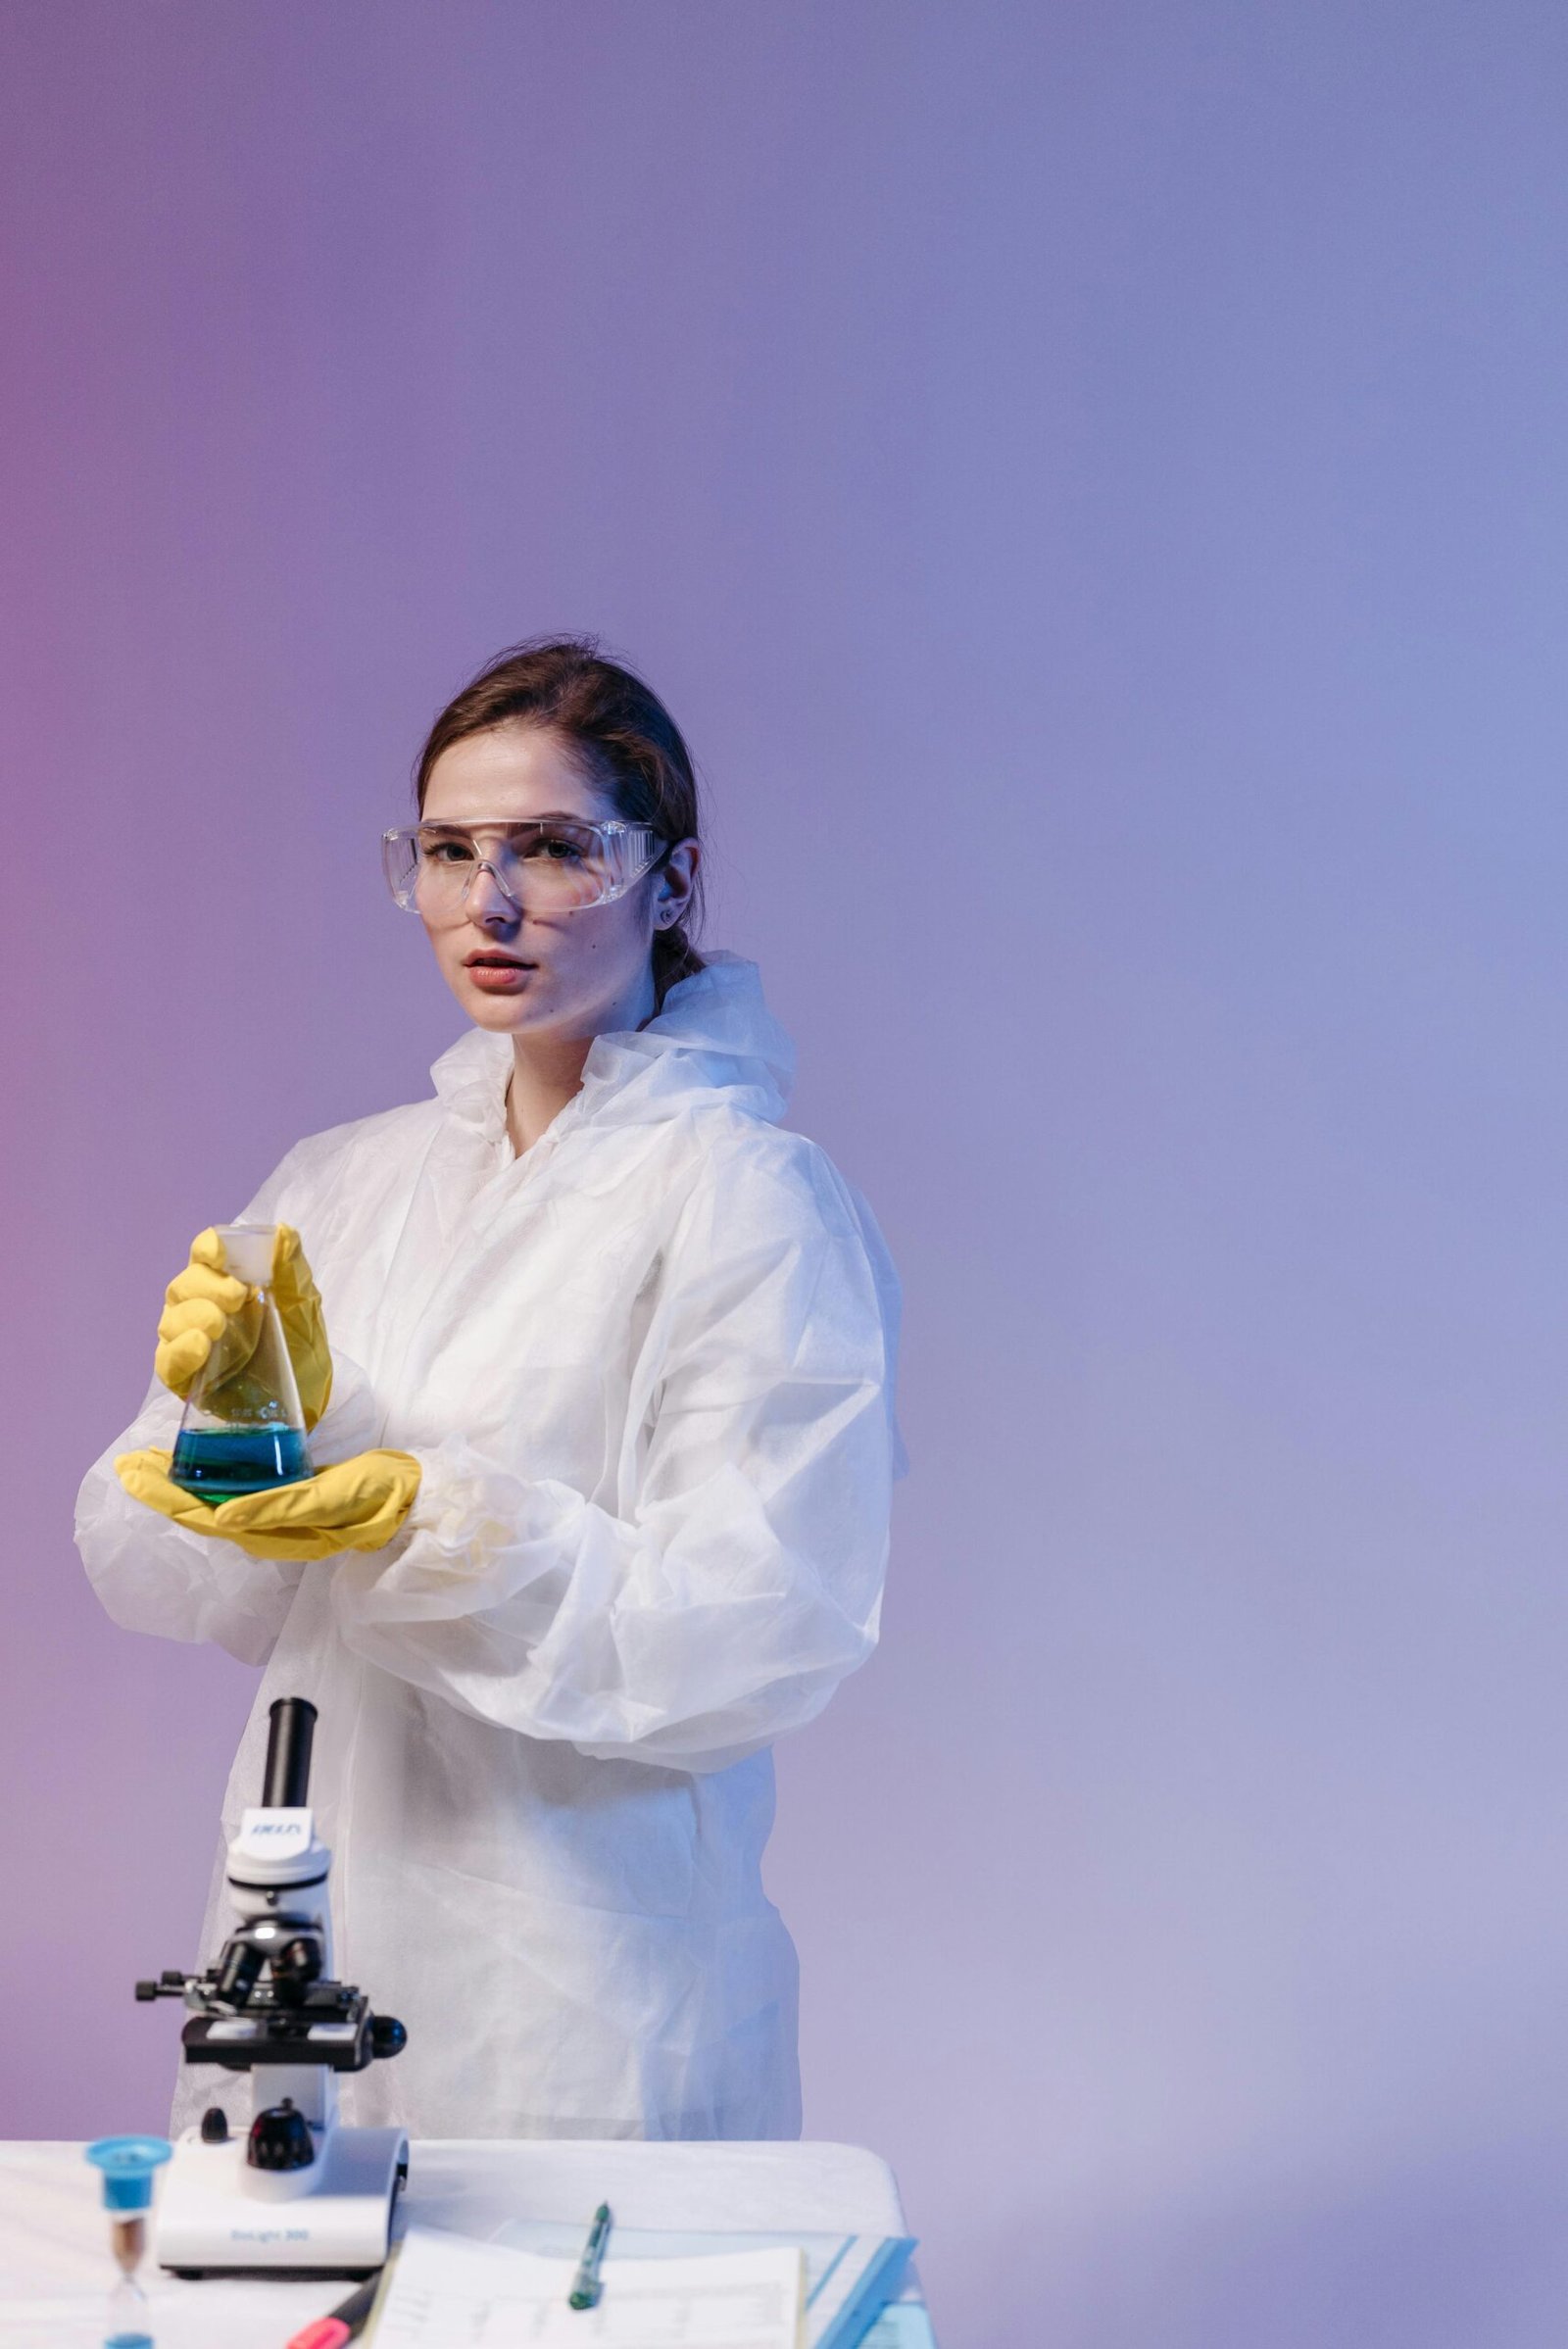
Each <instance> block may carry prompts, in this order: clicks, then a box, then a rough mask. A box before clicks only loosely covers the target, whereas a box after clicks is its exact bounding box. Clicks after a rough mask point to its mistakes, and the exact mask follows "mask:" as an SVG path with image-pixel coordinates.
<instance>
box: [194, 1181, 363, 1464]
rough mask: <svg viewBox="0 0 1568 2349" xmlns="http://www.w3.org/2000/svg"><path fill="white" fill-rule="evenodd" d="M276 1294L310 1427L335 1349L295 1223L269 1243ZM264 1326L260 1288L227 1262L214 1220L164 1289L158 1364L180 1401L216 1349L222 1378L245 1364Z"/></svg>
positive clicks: (323, 1401)
mask: <svg viewBox="0 0 1568 2349" xmlns="http://www.w3.org/2000/svg"><path fill="white" fill-rule="evenodd" d="M272 1298H273V1302H274V1303H275V1304H276V1306H277V1311H278V1318H279V1320H280V1321H281V1322H282V1325H283V1335H284V1338H285V1339H286V1340H287V1343H288V1350H289V1358H290V1360H291V1361H292V1362H293V1365H294V1378H295V1383H296V1385H297V1386H298V1388H299V1391H300V1407H301V1409H302V1410H303V1412H304V1414H305V1425H306V1428H307V1430H310V1429H311V1428H314V1427H315V1425H316V1423H317V1421H318V1420H319V1418H320V1416H321V1414H322V1412H323V1411H324V1410H325V1409H326V1406H327V1403H328V1401H329V1399H330V1397H331V1392H332V1350H331V1347H330V1346H329V1345H328V1343H327V1336H326V1322H325V1319H324V1317H323V1315H322V1312H321V1298H320V1293H319V1290H318V1289H317V1286H316V1283H315V1281H314V1279H313V1278H312V1276H311V1268H310V1266H309V1264H307V1262H306V1261H305V1251H304V1249H303V1248H301V1246H300V1236H299V1234H298V1232H296V1231H295V1230H294V1228H293V1226H292V1225H291V1224H286V1223H280V1224H279V1225H278V1227H277V1238H276V1240H275V1241H274V1242H273V1244H272ZM261 1326H262V1312H261V1306H260V1304H259V1303H258V1301H257V1297H256V1292H255V1290H254V1289H251V1288H248V1287H247V1286H246V1284H245V1283H244V1282H243V1281H241V1280H239V1279H237V1278H236V1277H235V1275H234V1274H233V1273H231V1272H229V1271H227V1270H226V1269H225V1259H224V1255H223V1243H222V1242H221V1239H220V1238H219V1236H218V1233H217V1230H216V1229H215V1228H214V1227H213V1226H211V1225H209V1227H208V1229H207V1230H206V1231H205V1232H200V1233H198V1234H197V1236H196V1238H195V1239H194V1240H193V1241H192V1242H191V1244H190V1261H189V1263H188V1264H187V1265H186V1267H185V1269H184V1271H183V1272H181V1273H176V1275H175V1276H174V1278H173V1280H172V1281H171V1282H170V1284H169V1287H168V1289H167V1290H166V1291H165V1294H164V1310H163V1312H162V1314H161V1315H160V1317H159V1322H158V1351H157V1353H156V1355H155V1356H154V1358H153V1368H154V1370H155V1371H156V1373H157V1375H158V1377H159V1378H161V1379H162V1380H163V1383H164V1385H165V1386H166V1387H167V1388H169V1390H170V1391H171V1393H172V1394H174V1395H178V1396H179V1398H180V1400H181V1401H182V1402H183V1401H184V1400H185V1398H186V1396H187V1395H189V1394H190V1391H191V1388H192V1386H193V1385H194V1384H195V1381H196V1379H197V1376H198V1375H199V1373H200V1372H201V1371H203V1370H204V1369H205V1368H206V1367H207V1364H208V1362H209V1361H210V1360H211V1359H212V1357H213V1356H214V1355H215V1354H216V1356H217V1359H218V1375H219V1376H220V1377H221V1378H228V1377H230V1376H231V1375H232V1373H233V1372H234V1371H236V1370H239V1369H241V1368H243V1366H244V1364H245V1363H246V1362H248V1361H249V1360H250V1357H251V1355H252V1354H253V1353H254V1352H255V1350H256V1341H257V1339H258V1337H259V1336H260V1334H261Z"/></svg>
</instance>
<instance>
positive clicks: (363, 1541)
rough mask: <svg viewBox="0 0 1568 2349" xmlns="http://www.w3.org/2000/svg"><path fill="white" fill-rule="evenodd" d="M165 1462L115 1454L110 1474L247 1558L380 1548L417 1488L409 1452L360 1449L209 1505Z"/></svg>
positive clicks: (136, 1496) (155, 1454)
mask: <svg viewBox="0 0 1568 2349" xmlns="http://www.w3.org/2000/svg"><path fill="white" fill-rule="evenodd" d="M172 1457H173V1455H172V1453H171V1452H167V1451H162V1450H159V1449H158V1448H157V1447H156V1446H154V1447H150V1448H149V1449H148V1450H146V1451H123V1452H121V1453H120V1454H119V1456H118V1458H117V1459H116V1461H115V1474H116V1475H117V1476H118V1477H119V1479H120V1481H121V1483H122V1484H123V1486H124V1488H125V1491H126V1492H127V1493H129V1494H130V1496H131V1498H132V1499H133V1500H139V1501H142V1502H144V1503H145V1504H146V1506H147V1507H148V1508H149V1509H157V1510H159V1511H160V1513H161V1514H162V1515H163V1516H165V1517H172V1519H173V1520H174V1523H175V1524H176V1525H182V1526H184V1527H185V1528H186V1529H187V1531H188V1532H190V1533H193V1534H207V1535H210V1536H212V1537H214V1538H215V1539H216V1540H218V1541H220V1542H237V1543H238V1544H239V1547H240V1548H241V1549H243V1550H246V1551H248V1552H249V1554H250V1555H251V1556H252V1557H254V1558H307V1559H309V1558H331V1557H335V1556H336V1555H337V1554H338V1552H339V1551H341V1550H345V1549H380V1548H382V1547H383V1546H384V1544H385V1543H386V1542H390V1541H391V1539H392V1537H393V1535H394V1534H395V1533H396V1532H397V1531H398V1529H399V1527H400V1526H401V1525H402V1523H403V1520H404V1519H405V1517H407V1515H408V1513H409V1511H410V1509H411V1508H412V1507H413V1506H414V1496H415V1494H416V1493H417V1492H418V1490H419V1463H418V1461H417V1459H416V1458H415V1457H414V1454H413V1453H412V1452H406V1451H362V1452H360V1453H358V1454H357V1455H356V1457H355V1458H354V1459H352V1460H343V1461H340V1462H339V1463H338V1464H337V1466H336V1467H333V1468H319V1469H318V1470H317V1472H316V1474H315V1475H314V1476H312V1477H306V1478H304V1479H303V1480H302V1481H301V1482H300V1483H299V1484H297V1485H274V1486H272V1487H271V1488H270V1490H269V1491H268V1492H266V1493H242V1494H241V1495H240V1496H239V1497H238V1498H237V1499H235V1500H222V1501H220V1502H219V1503H218V1504H217V1506H216V1507H214V1505H213V1504H212V1503H211V1502H210V1501H204V1500H198V1499H197V1497H196V1495H195V1494H194V1493H187V1492H186V1491H185V1490H184V1488H183V1486H180V1485H176V1484H175V1483H174V1482H173V1480H172V1478H171V1476H170V1473H169V1470H170V1464H171V1462H172Z"/></svg>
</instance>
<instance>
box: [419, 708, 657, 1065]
mask: <svg viewBox="0 0 1568 2349" xmlns="http://www.w3.org/2000/svg"><path fill="white" fill-rule="evenodd" d="M618 812H619V810H618V809H617V808H616V807H615V805H614V803H613V801H612V800H611V799H610V798H609V797H608V796H607V795H606V794H605V793H604V792H602V791H600V790H599V789H597V788H596V787H595V786H594V785H593V784H591V783H588V782H586V781H584V779H583V777H582V775H581V774H580V773H579V771H578V769H577V766H576V763H575V761H574V759H572V756H571V753H570V751H569V749H568V747H567V746H566V745H565V744H564V742H562V740H561V739H560V738H559V736H557V735H554V734H552V733H550V732H548V731H547V730H546V729H545V728H544V727H541V726H531V725H526V724H521V723H513V724H508V725H502V726H495V727H492V728H491V729H490V731H489V732H488V733H484V734H469V735H466V736H465V738H464V740H463V741H462V742H455V743H454V744H453V745H452V747H451V749H450V750H446V751H443V752H442V754H441V756H440V758H439V759H437V760H436V762H435V765H434V766H433V767H432V768H431V770H430V779H429V782H428V785H427V786H426V789H425V796H424V809H423V820H424V821H425V822H426V823H452V824H480V823H486V822H495V821H498V820H501V821H505V820H508V819H511V820H513V821H517V820H524V821H527V820H533V821H537V820H539V819H541V818H543V817H547V816H574V817H576V818H577V820H578V821H579V822H583V823H605V822H607V821H609V820H610V819H612V818H613V817H614V816H615V815H616V814H618ZM481 854H483V851H482V850H481ZM698 855H699V851H698V847H697V843H696V842H695V841H683V842H682V843H680V845H679V846H678V847H677V848H675V849H674V850H673V851H672V852H671V854H670V856H669V857H668V859H667V861H666V862H665V863H664V864H663V865H662V866H661V867H660V868H659V870H658V871H657V872H652V873H650V874H648V875H647V877H646V878H645V879H644V880H641V881H638V882H637V883H635V884H634V886H633V887H632V888H631V889H629V890H628V891H627V892H626V895H625V896H624V897H623V898H616V899H615V900H614V901H613V903H611V904H610V905H588V906H583V907H581V908H580V909H578V910H576V911H574V912H565V911H561V910H540V909H538V908H536V907H535V906H534V905H530V904H526V903H525V904H524V906H523V908H522V910H521V911H520V912H519V911H518V908H517V907H516V905H514V903H513V901H512V900H511V898H510V897H508V895H507V894H506V892H505V891H504V890H503V889H502V887H501V885H500V883H499V882H498V881H497V879H496V876H495V874H494V873H492V872H490V871H489V870H488V869H485V868H483V867H481V869H480V870H479V871H478V872H477V873H476V874H475V876H474V879H473V882H472V884H471V886H470V887H469V890H468V894H467V897H466V900H465V901H464V902H463V903H462V905H459V906H458V907H456V908H455V909H454V911H453V913H452V915H451V916H450V917H448V918H446V919H443V920H438V921H432V920H430V919H429V918H427V917H426V916H424V915H423V914H422V913H421V916H420V918H421V919H422V920H423V921H424V927H425V932H426V934H427V936H428V938H429V940H430V944H431V946H432V947H433V948H434V950H435V958H436V960H437V962H438V963H439V964H440V966H441V975H442V977H443V978H444V979H445V980H446V983H447V985H448V986H449V987H450V988H451V990H452V992H453V994H454V995H455V996H456V997H457V999H458V1001H459V1003H461V1004H462V1005H463V1008H464V1010H465V1011H466V1013H467V1015H468V1017H469V1018H470V1019H471V1020H472V1021H473V1023H474V1025H475V1027H479V1028H489V1029H491V1030H494V1031H498V1032H502V1033H505V1034H508V1035H517V1036H527V1037H532V1038H537V1039H538V1040H539V1041H540V1042H541V1043H544V1042H552V1043H553V1042H558V1041H559V1042H561V1043H567V1042H576V1041H580V1040H581V1039H582V1038H584V1037H594V1036H603V1035H606V1034H610V1033H612V1032H613V1031H616V1030H623V1029H627V1028H637V1027H640V1026H641V1025H642V1023H643V1021H644V1020H646V1019H648V1018H650V1017H651V1016H652V1013H653V1009H654V980H653V969H652V962H651V951H652V945H653V937H654V932H655V930H656V929H659V928H662V927H664V926H665V925H667V924H668V923H669V922H672V921H675V920H678V919H679V917H680V915H681V913H682V912H683V911H684V910H685V907H686V905H687V902H688V900H689V898H690V895H691V885H692V879H693V876H694V874H695V871H696V863H697V856H698ZM524 894H525V895H526V892H525V893H524Z"/></svg>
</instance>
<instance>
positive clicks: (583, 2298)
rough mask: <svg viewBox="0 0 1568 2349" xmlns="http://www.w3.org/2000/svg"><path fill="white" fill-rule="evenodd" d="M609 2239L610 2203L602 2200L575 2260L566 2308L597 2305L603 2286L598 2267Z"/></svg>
mask: <svg viewBox="0 0 1568 2349" xmlns="http://www.w3.org/2000/svg"><path fill="white" fill-rule="evenodd" d="M609 2240H610V2205H609V2203H608V2202H602V2203H601V2204H600V2205H599V2208H598V2209H597V2210H596V2211H595V2213H594V2223H593V2225H592V2227H589V2229H588V2240H587V2242H586V2243H584V2245H583V2247H582V2257H581V2259H580V2260H579V2261H578V2262H577V2273H576V2275H575V2276H573V2277H572V2279H571V2290H570V2291H569V2292H568V2293H567V2294H566V2306H567V2307H568V2308H597V2307H598V2305H599V2295H600V2293H601V2292H602V2291H603V2290H604V2288H605V2287H604V2285H603V2284H602V2283H601V2282H600V2280H599V2268H600V2263H601V2261H602V2260H603V2259H604V2256H605V2245H606V2244H607V2243H608V2242H609Z"/></svg>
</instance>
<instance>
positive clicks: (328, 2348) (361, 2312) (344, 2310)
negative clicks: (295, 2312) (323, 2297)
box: [288, 2276, 380, 2349]
mask: <svg viewBox="0 0 1568 2349" xmlns="http://www.w3.org/2000/svg"><path fill="white" fill-rule="evenodd" d="M379 2281H380V2277H379V2276H371V2277H370V2280H369V2282H368V2283H362V2284H361V2286H360V2288H359V2290H358V2291H357V2292H351V2293H350V2294H349V2296H348V2298H347V2299H346V2300H344V2301H342V2302H340V2303H339V2305H338V2306H337V2307H336V2308H335V2309H333V2311H332V2314H331V2315H330V2316H329V2317H316V2318H313V2319H312V2321H311V2323H310V2324H309V2325H306V2326H305V2328H304V2330H303V2331H302V2332H297V2333H296V2334H295V2335H294V2338H293V2339H292V2340H291V2341H290V2342H289V2345H288V2349H343V2343H344V2342H345V2341H352V2340H353V2339H354V2338H355V2336H356V2335H357V2334H358V2333H361V2332H363V2331H364V2330H365V2320H366V2318H367V2317H368V2315H369V2313H370V2304H371V2302H372V2301H373V2300H374V2298H375V2287H376V2285H377V2284H378V2283H379Z"/></svg>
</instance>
